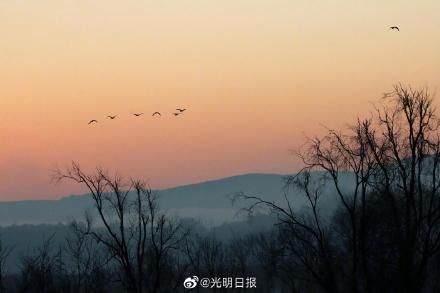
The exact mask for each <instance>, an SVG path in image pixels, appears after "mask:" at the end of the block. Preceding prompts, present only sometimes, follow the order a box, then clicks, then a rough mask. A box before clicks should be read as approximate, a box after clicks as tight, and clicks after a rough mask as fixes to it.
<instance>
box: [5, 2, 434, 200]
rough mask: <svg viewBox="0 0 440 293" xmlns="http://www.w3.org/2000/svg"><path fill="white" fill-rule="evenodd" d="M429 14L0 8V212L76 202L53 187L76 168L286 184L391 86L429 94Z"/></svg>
mask: <svg viewBox="0 0 440 293" xmlns="http://www.w3.org/2000/svg"><path fill="white" fill-rule="evenodd" d="M438 11H440V1H434V0H432V1H428V0H420V1H413V0H386V1H384V0H368V1H355V0H332V1H329V0H322V1H310V0H296V1H294V0H289V1H288V0H234V1H230V0H216V1H215V0H175V1H171V0H164V1H140V0H127V1H119V0H105V1H104V0H94V1H86V0H42V1H25V0H2V1H0V36H1V42H0V200H21V199H40V198H45V199H46V198H47V199H50V198H60V197H63V196H66V195H69V194H76V193H82V192H85V189H84V188H83V187H81V186H79V185H77V184H73V183H69V182H65V183H61V184H53V183H51V180H50V179H51V170H53V169H55V168H63V167H65V166H67V165H68V164H69V163H70V162H71V161H76V162H79V163H80V164H81V166H82V167H83V168H84V169H85V170H88V171H90V170H93V168H94V167H96V166H100V167H103V168H106V169H109V170H111V171H115V172H118V173H120V174H121V175H123V176H125V177H134V178H139V179H144V180H146V181H147V182H148V183H149V184H150V186H152V187H153V188H164V187H172V186H176V185H181V184H188V183H194V182H200V181H205V180H210V179H215V178H220V177H226V176H231V175H237V174H243V173H261V172H264V173H292V172H295V171H296V170H298V168H300V162H299V161H298V160H297V159H296V158H295V157H294V156H293V155H292V154H291V152H290V150H295V149H298V148H299V147H300V146H301V145H302V144H303V143H304V141H305V137H307V136H314V135H321V134H323V133H324V132H325V127H330V128H343V127H345V126H346V125H347V124H349V123H351V122H353V121H354V120H355V118H356V117H357V116H365V115H368V113H369V111H370V109H371V105H372V103H375V102H377V101H378V100H379V99H380V97H381V96H382V93H383V92H385V91H388V90H390V89H391V88H392V86H393V85H394V84H396V83H397V82H402V83H404V84H411V85H412V86H414V87H428V88H429V89H430V90H431V92H433V93H435V92H436V91H437V90H438V88H439V85H440V80H439V78H440V55H439V52H440V18H439V17H438ZM393 25H397V26H399V27H400V30H401V31H400V32H396V31H390V30H389V29H388V28H389V27H390V26H393ZM178 107H184V108H187V109H188V110H187V111H186V112H185V113H184V115H181V116H178V117H173V116H172V115H171V113H172V112H173V111H175V110H174V109H175V108H178ZM154 111H160V112H162V114H163V116H162V117H161V118H158V119H155V118H153V117H151V116H150V115H151V113H152V112H154ZM133 112H144V113H146V115H144V116H142V117H139V118H135V117H134V116H133V115H131V113H133ZM109 114H114V115H118V118H117V119H115V120H109V119H107V118H106V115H109ZM90 119H97V120H98V121H99V123H98V124H95V125H90V126H89V125H88V124H87V122H88V121H89V120H90ZM324 126H325V127H324Z"/></svg>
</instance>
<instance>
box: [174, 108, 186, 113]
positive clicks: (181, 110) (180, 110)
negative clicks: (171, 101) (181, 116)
mask: <svg viewBox="0 0 440 293" xmlns="http://www.w3.org/2000/svg"><path fill="white" fill-rule="evenodd" d="M176 110H177V111H179V112H180V113H182V112H183V111H186V109H179V108H177V109H176Z"/></svg>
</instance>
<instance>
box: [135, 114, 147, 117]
mask: <svg viewBox="0 0 440 293" xmlns="http://www.w3.org/2000/svg"><path fill="white" fill-rule="evenodd" d="M143 114H144V113H133V115H134V116H136V117H139V116H141V115H143Z"/></svg>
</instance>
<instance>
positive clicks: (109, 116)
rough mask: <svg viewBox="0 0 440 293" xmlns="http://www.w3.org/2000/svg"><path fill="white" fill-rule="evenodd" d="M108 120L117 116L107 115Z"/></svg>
mask: <svg viewBox="0 0 440 293" xmlns="http://www.w3.org/2000/svg"><path fill="white" fill-rule="evenodd" d="M107 117H108V118H110V119H111V120H113V119H115V118H116V117H117V115H115V116H112V115H107Z"/></svg>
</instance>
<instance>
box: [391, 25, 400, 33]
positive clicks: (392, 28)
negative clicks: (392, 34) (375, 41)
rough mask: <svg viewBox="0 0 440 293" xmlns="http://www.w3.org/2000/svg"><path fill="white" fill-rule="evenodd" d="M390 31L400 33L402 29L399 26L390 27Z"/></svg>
mask: <svg viewBox="0 0 440 293" xmlns="http://www.w3.org/2000/svg"><path fill="white" fill-rule="evenodd" d="M390 30H397V31H399V32H400V29H399V27H398V26H390Z"/></svg>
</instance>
